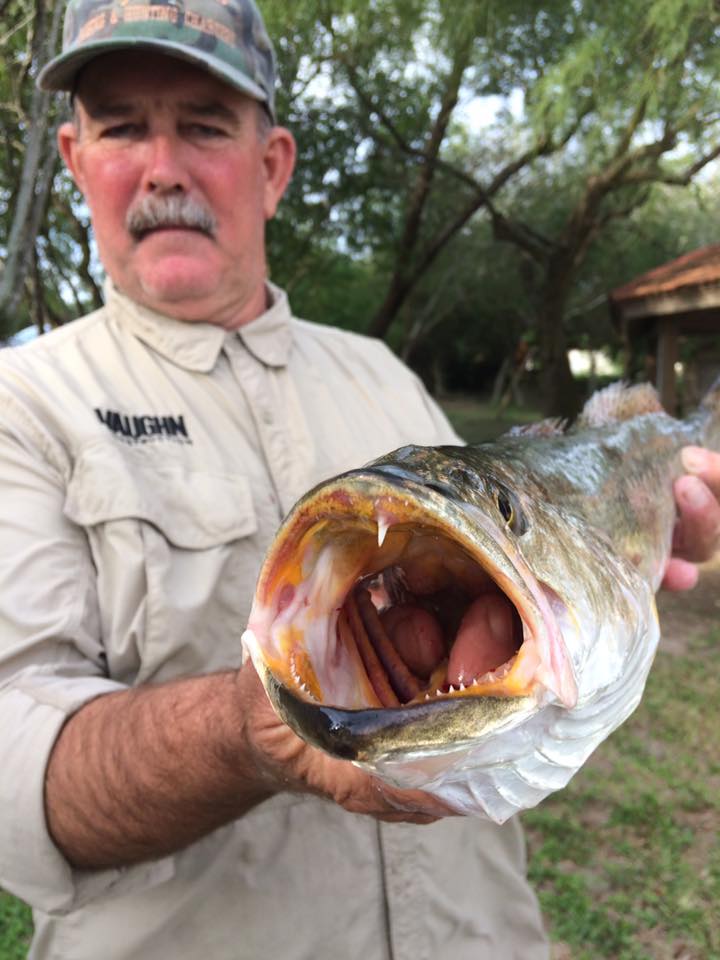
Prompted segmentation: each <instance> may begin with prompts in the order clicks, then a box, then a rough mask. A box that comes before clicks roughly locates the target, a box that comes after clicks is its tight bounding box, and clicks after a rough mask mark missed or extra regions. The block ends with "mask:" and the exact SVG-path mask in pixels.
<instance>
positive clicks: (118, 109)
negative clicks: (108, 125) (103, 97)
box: [83, 100, 136, 120]
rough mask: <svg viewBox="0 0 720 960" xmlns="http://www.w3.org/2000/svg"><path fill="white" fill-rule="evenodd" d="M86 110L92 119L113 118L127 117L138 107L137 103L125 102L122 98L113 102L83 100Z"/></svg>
mask: <svg viewBox="0 0 720 960" xmlns="http://www.w3.org/2000/svg"><path fill="white" fill-rule="evenodd" d="M83 107H84V109H85V112H86V113H87V114H88V116H89V117H90V118H91V119H92V120H112V119H113V118H114V117H127V116H128V114H130V113H132V112H133V110H135V109H136V107H135V105H133V104H132V103H130V102H129V101H128V102H127V103H124V102H122V101H120V100H117V101H112V102H107V101H106V102H102V101H96V102H94V103H93V102H92V101H88V100H84V101H83Z"/></svg>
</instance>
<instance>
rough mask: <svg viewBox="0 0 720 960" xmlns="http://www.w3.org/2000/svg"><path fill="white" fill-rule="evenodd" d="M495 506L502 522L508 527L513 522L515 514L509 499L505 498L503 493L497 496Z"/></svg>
mask: <svg viewBox="0 0 720 960" xmlns="http://www.w3.org/2000/svg"><path fill="white" fill-rule="evenodd" d="M497 506H498V510H499V511H500V515H501V516H502V518H503V520H504V521H505V523H507V524H508V526H510V525H511V524H512V522H513V517H514V515H515V512H514V510H513V507H512V504H511V503H510V500H509V498H508V497H506V496H505V494H504V493H498V494H497Z"/></svg>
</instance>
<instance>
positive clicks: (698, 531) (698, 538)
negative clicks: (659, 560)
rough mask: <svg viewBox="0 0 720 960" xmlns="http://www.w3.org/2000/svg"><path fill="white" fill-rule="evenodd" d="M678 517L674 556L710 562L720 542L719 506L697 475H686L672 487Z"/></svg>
mask: <svg viewBox="0 0 720 960" xmlns="http://www.w3.org/2000/svg"><path fill="white" fill-rule="evenodd" d="M674 492H675V501H676V503H677V508H678V513H679V515H680V524H679V531H678V534H679V536H678V537H677V538H676V542H677V549H676V550H675V551H674V555H675V556H677V557H681V558H682V559H684V560H692V561H694V562H700V561H703V560H709V559H710V557H711V556H712V555H713V553H714V552H715V550H716V549H717V547H718V544H719V542H720V503H718V501H717V499H716V497H715V495H714V494H713V493H712V491H711V490H710V489H709V488H708V487H707V486H706V484H705V483H704V482H703V481H702V480H700V479H699V478H698V477H697V476H692V475H688V474H686V475H685V476H682V477H679V478H678V479H677V480H676V481H675V484H674Z"/></svg>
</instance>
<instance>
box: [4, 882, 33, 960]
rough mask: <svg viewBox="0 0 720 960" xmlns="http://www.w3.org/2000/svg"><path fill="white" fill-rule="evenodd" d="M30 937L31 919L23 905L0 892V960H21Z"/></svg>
mask: <svg viewBox="0 0 720 960" xmlns="http://www.w3.org/2000/svg"><path fill="white" fill-rule="evenodd" d="M31 935H32V918H31V916H30V911H29V910H28V908H27V907H26V906H25V904H23V903H20V901H19V900H16V899H15V898H14V897H11V896H10V894H8V893H3V892H2V890H0V960H23V958H24V957H26V956H27V951H28V945H29V943H30V937H31Z"/></svg>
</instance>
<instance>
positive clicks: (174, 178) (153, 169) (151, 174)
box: [145, 133, 190, 193]
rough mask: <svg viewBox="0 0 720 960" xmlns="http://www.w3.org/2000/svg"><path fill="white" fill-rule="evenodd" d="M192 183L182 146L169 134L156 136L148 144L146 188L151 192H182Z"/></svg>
mask: <svg viewBox="0 0 720 960" xmlns="http://www.w3.org/2000/svg"><path fill="white" fill-rule="evenodd" d="M189 186H190V181H189V175H188V172H187V169H186V167H185V165H184V163H183V159H182V145H181V144H180V143H178V140H177V139H176V138H175V137H173V136H170V135H168V134H164V133H163V134H160V133H158V134H155V135H154V136H153V137H152V138H151V139H150V141H149V143H148V158H147V164H146V167H145V188H146V189H147V190H148V191H149V192H151V193H154V192H161V193H166V192H180V191H185V190H187V189H188V188H189Z"/></svg>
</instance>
